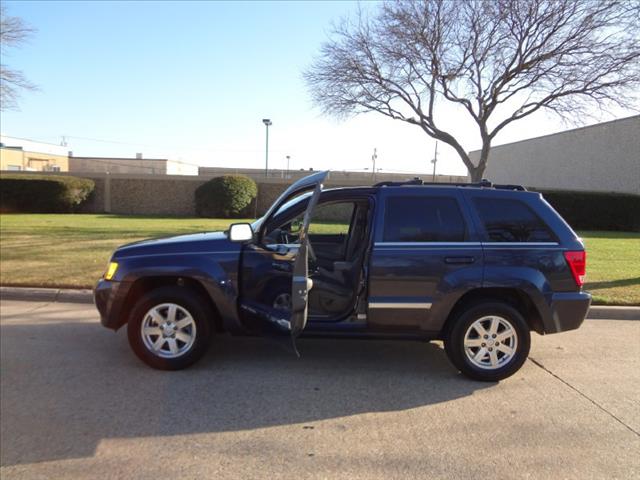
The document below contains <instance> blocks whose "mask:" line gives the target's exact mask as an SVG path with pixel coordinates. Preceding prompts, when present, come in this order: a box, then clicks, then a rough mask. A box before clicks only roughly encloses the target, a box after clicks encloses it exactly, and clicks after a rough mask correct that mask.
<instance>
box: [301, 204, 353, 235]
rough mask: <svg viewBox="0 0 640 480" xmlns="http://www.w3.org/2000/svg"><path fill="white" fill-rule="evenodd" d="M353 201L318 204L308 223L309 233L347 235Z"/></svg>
mask: <svg viewBox="0 0 640 480" xmlns="http://www.w3.org/2000/svg"><path fill="white" fill-rule="evenodd" d="M354 207H355V205H354V203H353V202H341V203H325V204H321V205H318V206H317V207H316V208H315V210H314V212H313V217H312V219H311V224H310V225H309V234H310V235H322V234H324V235H347V234H348V233H349V226H350V225H351V218H352V217H353V209H354Z"/></svg>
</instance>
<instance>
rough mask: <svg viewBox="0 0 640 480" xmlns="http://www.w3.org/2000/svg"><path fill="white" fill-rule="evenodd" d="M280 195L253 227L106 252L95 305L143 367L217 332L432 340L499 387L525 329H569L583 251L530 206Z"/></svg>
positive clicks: (469, 198)
mask: <svg viewBox="0 0 640 480" xmlns="http://www.w3.org/2000/svg"><path fill="white" fill-rule="evenodd" d="M326 176H327V172H319V173H315V174H313V175H310V176H308V177H306V178H303V179H301V180H299V181H297V182H296V183H294V184H293V185H291V186H290V187H289V188H288V189H287V190H286V191H285V192H284V193H283V194H282V196H281V197H280V198H279V199H278V200H277V201H276V202H275V203H274V204H273V206H272V207H271V208H270V209H269V211H268V212H267V213H266V214H265V215H264V216H263V217H262V218H260V219H258V220H256V221H255V222H253V223H252V224H248V223H245V224H243V223H237V224H233V225H231V227H230V228H229V230H228V231H226V232H213V233H197V234H192V235H181V236H177V237H171V238H164V239H156V240H147V241H142V242H137V243H132V244H129V245H124V246H122V247H120V248H118V249H117V250H116V251H115V253H114V254H113V257H112V259H111V262H110V264H109V268H108V270H107V272H106V273H105V276H104V278H103V279H101V280H100V281H99V282H98V285H97V286H96V289H95V301H96V305H97V307H98V310H99V311H100V315H101V318H102V323H103V325H104V326H106V327H108V328H112V329H118V328H119V327H121V326H123V325H124V324H127V326H128V336H129V341H130V344H131V347H132V348H133V350H134V352H135V353H136V354H137V355H138V357H140V358H141V359H142V360H143V361H144V362H146V363H147V364H148V365H150V366H152V367H155V368H160V369H168V370H174V369H181V368H184V367H187V366H189V365H191V364H192V363H194V362H195V361H196V360H198V359H199V358H200V357H202V355H203V354H204V352H205V351H206V349H207V347H208V345H209V343H210V340H211V338H212V337H213V335H214V333H221V332H228V333H231V334H244V335H246V334H249V335H264V336H269V337H272V338H274V339H278V340H279V341H281V342H283V343H284V344H285V345H287V346H288V347H290V348H291V349H292V350H294V351H295V352H296V353H297V349H296V344H295V340H296V338H297V337H298V336H299V335H301V334H302V335H305V336H324V337H338V336H339V337H350V338H356V337H357V338H384V339H403V340H404V339H414V340H435V339H440V340H443V341H444V345H445V350H446V353H447V355H448V356H449V358H450V360H451V362H452V363H453V364H454V365H455V366H456V367H457V368H458V369H459V370H460V371H462V372H463V373H464V374H465V375H467V376H469V377H471V378H474V379H477V380H487V381H497V380H500V379H503V378H506V377H508V376H509V375H512V374H513V373H514V372H516V371H517V370H518V369H519V368H520V366H521V365H522V364H523V363H524V361H525V360H526V358H527V355H528V353H529V346H530V331H531V330H533V331H536V332H538V333H539V334H548V333H556V332H562V331H565V330H572V329H575V328H578V327H579V326H580V325H581V323H582V322H583V320H584V318H585V315H586V313H587V310H588V308H589V304H590V302H591V296H590V295H589V294H588V293H586V292H583V291H582V284H583V281H584V274H585V260H586V258H585V251H584V246H583V244H582V242H581V241H580V239H579V238H578V237H577V236H576V234H575V233H574V232H573V230H572V229H571V227H569V225H567V223H566V222H565V221H564V220H563V219H562V218H561V217H560V215H558V214H557V213H556V212H555V211H554V210H553V208H552V207H551V206H550V205H549V204H548V203H547V202H546V201H545V200H544V199H543V198H542V196H541V195H540V194H538V193H533V192H528V191H526V190H525V189H523V188H522V187H518V186H508V185H505V186H500V185H491V184H490V183H489V182H482V183H479V184H460V185H449V184H439V185H432V184H425V183H423V182H422V181H420V180H414V181H410V182H406V183H382V184H378V185H375V186H373V187H355V188H337V189H329V190H323V189H322V182H323V181H324V180H325V178H326Z"/></svg>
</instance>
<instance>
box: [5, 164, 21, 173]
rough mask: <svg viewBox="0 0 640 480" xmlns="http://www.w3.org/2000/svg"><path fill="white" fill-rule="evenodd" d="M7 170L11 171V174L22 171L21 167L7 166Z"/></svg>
mask: <svg viewBox="0 0 640 480" xmlns="http://www.w3.org/2000/svg"><path fill="white" fill-rule="evenodd" d="M7 170H11V171H12V172H16V171H20V170H22V165H7Z"/></svg>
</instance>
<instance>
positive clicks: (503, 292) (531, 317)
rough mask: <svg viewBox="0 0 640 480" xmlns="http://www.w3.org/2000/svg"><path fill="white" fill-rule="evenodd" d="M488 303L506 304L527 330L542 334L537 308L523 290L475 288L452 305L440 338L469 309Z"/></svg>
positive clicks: (541, 323) (443, 336)
mask: <svg viewBox="0 0 640 480" xmlns="http://www.w3.org/2000/svg"><path fill="white" fill-rule="evenodd" d="M489 301H497V302H502V303H506V304H508V305H510V306H512V307H513V308H515V309H516V310H518V311H519V312H520V313H521V314H522V316H523V317H524V319H525V320H526V322H527V324H528V325H529V329H530V330H533V331H535V332H537V333H539V334H543V333H544V324H543V322H542V316H541V315H540V312H539V311H538V308H537V307H536V305H535V304H534V302H533V300H532V299H531V297H530V296H529V294H527V292H525V291H524V290H521V289H518V288H495V287H490V288H476V289H473V290H470V291H468V292H466V293H465V294H464V295H462V296H461V297H460V298H459V299H458V301H457V302H456V303H455V304H454V305H453V307H452V309H451V311H450V312H449V315H447V319H446V320H445V323H444V325H443V327H442V330H441V332H440V337H441V338H445V337H446V336H447V333H448V332H449V330H450V329H451V326H452V325H453V323H454V322H455V320H456V319H457V318H458V317H459V316H460V315H461V314H462V312H464V311H465V310H467V309H468V308H469V307H471V306H472V305H476V304H478V303H485V302H489Z"/></svg>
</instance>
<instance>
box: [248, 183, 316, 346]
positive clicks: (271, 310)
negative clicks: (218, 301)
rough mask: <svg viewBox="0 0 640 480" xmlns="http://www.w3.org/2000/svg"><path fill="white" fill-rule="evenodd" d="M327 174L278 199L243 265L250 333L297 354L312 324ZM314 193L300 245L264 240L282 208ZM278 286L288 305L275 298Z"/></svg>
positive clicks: (307, 208)
mask: <svg viewBox="0 0 640 480" xmlns="http://www.w3.org/2000/svg"><path fill="white" fill-rule="evenodd" d="M327 174H328V172H318V173H315V174H313V175H309V176H308V177H305V178H303V179H300V180H298V181H297V182H295V183H294V184H293V185H291V186H290V187H289V188H288V189H287V190H286V191H285V192H284V193H283V194H282V195H281V196H280V198H278V200H276V202H274V204H273V205H272V206H271V208H270V209H269V211H268V212H267V214H266V215H265V216H264V217H263V219H262V221H261V222H259V223H258V226H257V230H258V231H257V232H256V233H257V235H256V237H257V238H256V241H255V242H254V243H250V244H247V245H245V246H244V247H243V252H242V266H241V277H242V279H241V291H240V301H239V307H240V318H241V321H242V323H243V324H244V326H245V327H246V328H247V329H248V330H249V331H251V332H253V333H256V334H260V335H267V336H271V337H276V338H279V339H281V340H283V341H284V342H286V344H288V345H289V346H291V347H292V348H293V350H294V351H295V352H296V354H297V353H298V351H297V348H296V345H295V339H296V338H297V337H298V335H300V333H301V332H302V331H303V330H304V328H305V326H306V325H307V305H308V299H309V290H311V288H312V287H313V283H312V281H311V279H310V278H309V268H308V265H309V263H308V262H309V256H310V255H311V256H313V249H312V247H311V245H310V244H309V236H308V232H309V224H310V223H311V217H312V214H313V210H314V208H315V206H316V204H317V203H318V200H319V198H320V192H321V191H322V182H323V181H324V179H325V178H326V176H327ZM309 191H311V192H312V193H311V196H310V197H309V200H308V204H307V207H306V210H305V213H304V217H303V224H302V226H301V228H300V231H299V238H298V242H297V243H296V244H265V243H263V241H262V236H263V234H264V229H265V226H266V225H267V224H268V222H269V219H270V218H271V217H272V216H273V215H275V214H276V213H277V212H278V210H279V208H280V207H281V206H282V205H283V204H285V203H286V202H287V201H289V200H291V199H292V198H294V197H296V196H298V195H300V194H303V193H306V192H309ZM275 285H280V291H278V294H279V295H280V296H284V295H288V297H289V302H288V305H287V306H286V307H285V308H283V307H282V305H278V304H276V302H274V299H273V293H270V292H271V291H272V290H273V287H274V286H275Z"/></svg>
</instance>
